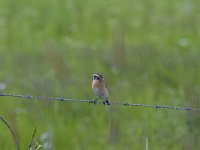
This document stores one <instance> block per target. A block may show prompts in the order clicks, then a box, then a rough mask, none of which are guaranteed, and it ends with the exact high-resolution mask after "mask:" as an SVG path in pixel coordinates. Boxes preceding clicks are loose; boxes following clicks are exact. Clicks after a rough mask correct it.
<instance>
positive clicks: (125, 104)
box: [0, 93, 200, 111]
mask: <svg viewBox="0 0 200 150" xmlns="http://www.w3.org/2000/svg"><path fill="white" fill-rule="evenodd" d="M0 96H5V97H17V98H23V99H28V100H32V99H39V100H46V101H62V102H77V103H93V104H103V101H96V100H93V99H91V100H81V99H69V98H64V97H58V98H54V97H44V96H30V95H18V94H3V93H0ZM110 105H122V106H135V107H151V108H156V109H175V110H184V111H200V108H191V107H177V106H162V105H150V104H130V103H127V102H110Z"/></svg>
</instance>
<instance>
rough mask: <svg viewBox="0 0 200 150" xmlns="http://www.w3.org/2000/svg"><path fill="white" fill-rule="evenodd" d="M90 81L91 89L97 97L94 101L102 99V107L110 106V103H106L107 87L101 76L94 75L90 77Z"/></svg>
mask: <svg viewBox="0 0 200 150" xmlns="http://www.w3.org/2000/svg"><path fill="white" fill-rule="evenodd" d="M92 79H93V81H92V89H93V91H94V93H95V94H96V96H97V97H98V98H97V99H96V100H95V101H97V100H98V99H103V100H104V101H103V104H104V105H110V102H109V101H108V90H107V85H106V83H105V81H104V78H103V76H102V75H101V74H98V73H94V74H93V75H92Z"/></svg>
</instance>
